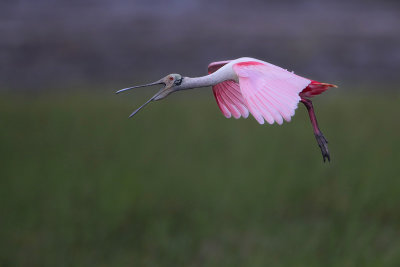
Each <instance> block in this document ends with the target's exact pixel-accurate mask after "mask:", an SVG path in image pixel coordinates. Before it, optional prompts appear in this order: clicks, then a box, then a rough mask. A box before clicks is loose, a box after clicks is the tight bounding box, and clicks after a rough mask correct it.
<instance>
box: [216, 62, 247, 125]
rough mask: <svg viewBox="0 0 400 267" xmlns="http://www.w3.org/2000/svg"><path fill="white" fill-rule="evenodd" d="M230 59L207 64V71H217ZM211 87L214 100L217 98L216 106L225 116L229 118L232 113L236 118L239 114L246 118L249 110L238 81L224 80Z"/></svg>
mask: <svg viewBox="0 0 400 267" xmlns="http://www.w3.org/2000/svg"><path fill="white" fill-rule="evenodd" d="M230 61H231V60H227V61H219V62H212V63H211V64H210V65H208V73H209V74H211V73H213V72H215V71H217V70H218V69H220V68H221V67H222V66H224V65H225V64H228V63H229V62H230ZM212 89H213V93H214V96H215V100H217V104H218V107H219V109H220V110H221V112H222V114H224V116H225V117H226V118H230V117H231V116H232V115H233V117H234V118H236V119H238V118H240V117H241V116H242V117H243V118H247V117H248V116H249V110H248V109H247V107H246V104H245V101H244V99H243V96H242V93H241V92H240V87H239V84H238V83H236V82H234V81H224V82H222V83H218V84H216V85H214V86H213V87H212Z"/></svg>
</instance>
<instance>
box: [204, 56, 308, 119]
mask: <svg viewBox="0 0 400 267" xmlns="http://www.w3.org/2000/svg"><path fill="white" fill-rule="evenodd" d="M235 61H236V63H235V62H233V64H232V68H233V71H234V72H235V73H236V75H237V76H238V80H239V83H237V82H235V81H231V80H229V81H225V82H222V83H219V84H217V85H215V86H213V92H214V96H215V98H216V100H217V104H218V106H219V108H220V110H221V111H222V113H223V114H224V116H225V117H227V118H230V117H231V116H233V117H235V118H240V117H241V116H243V117H244V118H247V117H248V115H249V112H250V113H251V114H252V115H253V117H254V118H255V119H256V120H257V121H258V122H259V123H260V124H263V123H264V120H265V121H267V122H268V123H269V124H273V123H274V122H277V123H278V124H282V123H283V120H286V121H290V120H291V117H292V116H293V115H294V112H295V110H296V108H297V105H298V103H299V101H300V96H299V94H300V92H302V91H303V89H304V88H306V87H307V86H308V85H309V84H310V83H311V80H309V79H306V78H303V77H300V76H298V75H295V74H294V73H292V72H289V71H287V70H284V69H282V68H280V67H278V66H275V65H272V64H270V63H267V62H264V61H259V60H256V59H252V58H242V59H239V60H235ZM229 62H230V61H221V62H214V63H211V64H210V65H209V67H208V71H209V73H212V72H215V71H217V70H218V69H219V68H221V67H222V66H224V65H225V64H227V63H229Z"/></svg>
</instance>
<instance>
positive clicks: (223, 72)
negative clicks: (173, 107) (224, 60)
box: [176, 68, 237, 90]
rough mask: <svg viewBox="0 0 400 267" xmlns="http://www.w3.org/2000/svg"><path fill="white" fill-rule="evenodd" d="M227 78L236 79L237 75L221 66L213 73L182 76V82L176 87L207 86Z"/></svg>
mask: <svg viewBox="0 0 400 267" xmlns="http://www.w3.org/2000/svg"><path fill="white" fill-rule="evenodd" d="M227 80H237V76H236V74H235V73H234V72H233V70H232V69H225V68H224V69H222V68H221V69H219V70H218V71H216V72H214V73H211V74H209V75H206V76H202V77H196V78H190V77H184V78H183V80H182V84H181V85H179V87H178V88H176V89H177V90H186V89H192V88H200V87H208V86H213V85H216V84H218V83H221V82H224V81H227Z"/></svg>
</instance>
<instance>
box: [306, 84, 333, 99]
mask: <svg viewBox="0 0 400 267" xmlns="http://www.w3.org/2000/svg"><path fill="white" fill-rule="evenodd" d="M330 87H337V86H336V85H334V84H329V83H320V82H317V81H313V80H311V83H310V84H309V85H308V86H307V87H306V88H304V90H303V91H301V93H300V96H301V97H313V96H316V95H319V94H321V93H323V92H325V91H326V90H328V89H329V88H330Z"/></svg>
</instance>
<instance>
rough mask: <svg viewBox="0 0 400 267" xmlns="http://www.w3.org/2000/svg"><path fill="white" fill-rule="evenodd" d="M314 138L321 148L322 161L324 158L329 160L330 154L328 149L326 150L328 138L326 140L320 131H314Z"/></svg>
mask: <svg viewBox="0 0 400 267" xmlns="http://www.w3.org/2000/svg"><path fill="white" fill-rule="evenodd" d="M315 139H317V143H318V146H319V148H320V149H321V152H322V158H323V159H324V162H325V159H328V161H331V156H330V155H329V150H328V140H326V138H325V136H324V135H323V134H322V132H319V133H316V134H315Z"/></svg>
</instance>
